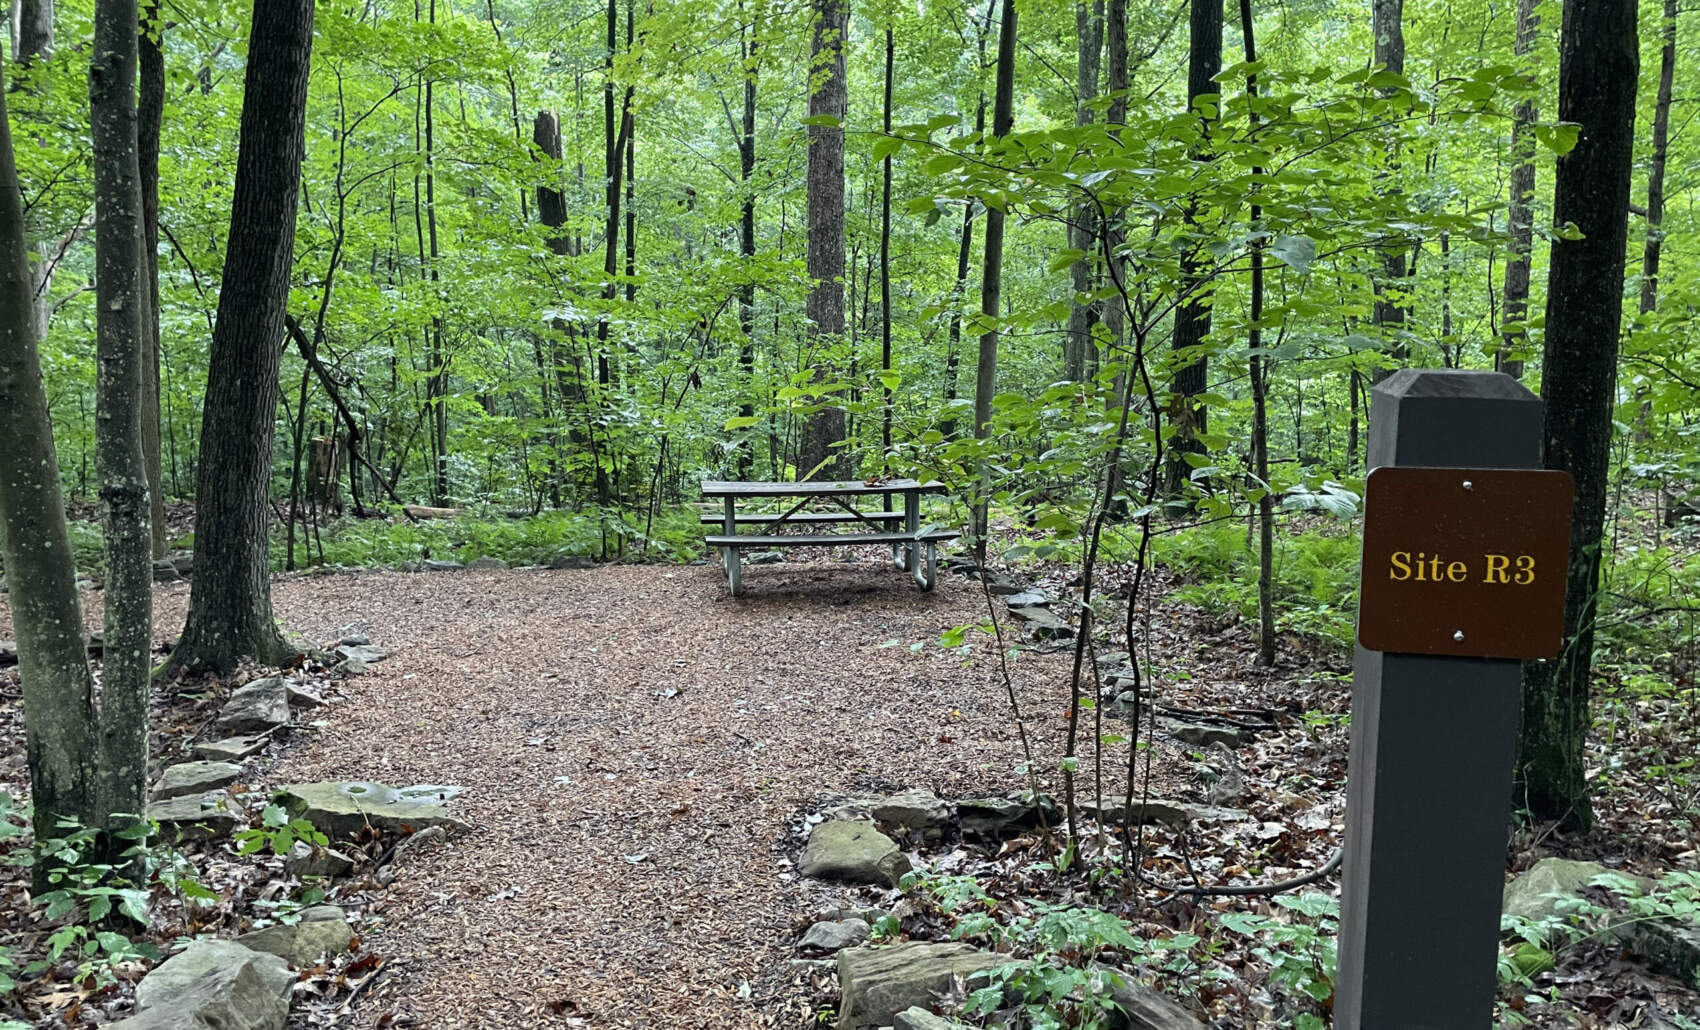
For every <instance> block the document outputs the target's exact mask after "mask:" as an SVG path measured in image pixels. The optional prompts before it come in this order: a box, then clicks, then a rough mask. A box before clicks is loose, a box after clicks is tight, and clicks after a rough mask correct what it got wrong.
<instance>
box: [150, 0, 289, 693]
mask: <svg viewBox="0 0 1700 1030" xmlns="http://www.w3.org/2000/svg"><path fill="white" fill-rule="evenodd" d="M312 43H313V0H266V2H263V3H260V2H256V4H255V7H254V22H253V31H252V34H251V36H250V39H249V49H248V69H247V74H246V76H245V82H244V86H243V92H242V129H241V137H240V142H239V144H238V149H237V157H236V183H235V192H234V195H233V197H232V200H231V212H230V233H229V236H228V238H229V240H230V243H229V246H228V248H227V249H226V252H225V259H224V288H223V289H222V290H221V291H220V292H219V298H218V318H217V322H216V323H215V326H214V329H213V335H212V347H211V351H210V355H209V365H208V368H209V371H208V373H207V392H206V405H205V409H204V413H203V415H202V419H201V461H200V466H199V472H198V474H197V477H196V489H195V503H196V506H197V508H196V519H195V576H194V580H193V582H192V585H191V587H190V594H189V617H188V620H187V622H186V623H185V625H184V627H183V637H182V640H181V641H180V642H179V643H178V645H177V649H176V650H175V651H173V652H172V655H171V667H172V669H174V670H201V669H207V670H212V671H216V672H219V673H228V672H229V671H231V670H232V669H234V668H235V666H236V662H237V660H238V659H239V658H241V657H243V656H251V657H253V658H256V659H258V660H259V661H260V662H262V663H265V664H269V665H277V664H281V663H282V662H284V661H285V660H287V659H288V658H290V657H291V656H293V655H294V654H295V649H294V648H292V647H291V646H290V645H289V644H288V643H286V642H285V641H284V639H283V635H282V634H281V633H279V632H278V629H277V625H276V623H275V622H274V621H273V619H272V605H271V580H270V577H269V575H268V571H269V570H268V556H267V548H266V543H267V534H266V528H267V522H268V518H267V515H268V509H269V504H268V500H269V489H268V488H269V486H270V482H271V467H272V435H273V428H274V425H275V422H276V417H277V400H278V363H279V358H280V356H281V348H280V346H279V343H280V341H281V339H282V336H283V331H284V330H283V316H284V308H285V305H286V303H287V302H288V299H289V273H290V268H291V265H292V263H293V259H294V249H295V212H296V209H297V207H298V202H297V198H298V194H299V191H300V186H301V153H302V146H303V142H304V136H305V128H306V103H307V69H308V60H309V57H310V54H311V48H312Z"/></svg>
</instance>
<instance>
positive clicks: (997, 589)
mask: <svg viewBox="0 0 1700 1030" xmlns="http://www.w3.org/2000/svg"><path fill="white" fill-rule="evenodd" d="M980 575H981V577H982V578H984V577H985V576H986V574H985V573H984V572H981V573H980ZM1025 589H1027V588H1026V587H1024V586H1022V585H1021V584H1020V583H1017V582H1016V581H1015V580H1013V579H1010V578H1009V577H1008V576H1001V575H999V574H997V573H995V572H994V573H992V575H991V577H990V578H989V579H986V592H987V593H989V594H991V595H992V596H993V597H1008V596H1010V595H1011V594H1019V593H1021V592H1022V591H1023V590H1025Z"/></svg>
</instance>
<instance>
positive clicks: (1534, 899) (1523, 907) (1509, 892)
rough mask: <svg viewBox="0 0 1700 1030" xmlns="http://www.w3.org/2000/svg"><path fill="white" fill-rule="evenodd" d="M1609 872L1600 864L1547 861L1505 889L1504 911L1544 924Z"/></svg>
mask: <svg viewBox="0 0 1700 1030" xmlns="http://www.w3.org/2000/svg"><path fill="white" fill-rule="evenodd" d="M1609 872H1611V870H1610V869H1607V868H1606V867H1605V866H1603V865H1600V864H1599V863H1598V862H1573V861H1571V860H1570V859H1567V858H1543V859H1541V860H1540V861H1539V862H1536V863H1535V864H1534V865H1532V866H1530V867H1529V868H1528V869H1527V870H1525V871H1524V872H1523V873H1522V874H1521V875H1519V876H1518V877H1517V878H1516V879H1515V880H1512V881H1511V882H1510V883H1508V884H1506V885H1505V893H1504V895H1503V896H1502V901H1501V904H1500V910H1501V911H1502V912H1504V913H1505V914H1506V915H1508V916H1521V917H1522V918H1524V919H1528V920H1531V921H1533V922H1540V921H1541V920H1543V919H1546V918H1548V917H1550V916H1553V915H1556V914H1557V913H1558V909H1559V906H1560V905H1561V904H1562V903H1563V902H1564V901H1565V900H1567V899H1569V898H1575V897H1577V896H1579V895H1580V894H1581V893H1582V888H1583V887H1586V886H1587V885H1588V882H1589V881H1590V880H1592V879H1593V878H1594V877H1596V876H1600V875H1602V874H1605V873H1609Z"/></svg>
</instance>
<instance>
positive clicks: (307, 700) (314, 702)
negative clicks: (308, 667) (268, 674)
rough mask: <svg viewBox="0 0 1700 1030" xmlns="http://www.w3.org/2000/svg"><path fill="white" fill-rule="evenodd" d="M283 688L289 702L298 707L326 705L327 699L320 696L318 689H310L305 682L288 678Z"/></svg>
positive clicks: (320, 706)
mask: <svg viewBox="0 0 1700 1030" xmlns="http://www.w3.org/2000/svg"><path fill="white" fill-rule="evenodd" d="M283 689H284V693H285V695H287V698H288V700H289V703H290V704H291V705H293V706H294V707H296V708H322V707H324V704H325V699H324V698H322V697H320V696H319V694H318V692H317V691H315V690H309V689H308V688H307V685H306V684H305V683H296V682H295V681H293V680H287V681H285V682H284V684H283Z"/></svg>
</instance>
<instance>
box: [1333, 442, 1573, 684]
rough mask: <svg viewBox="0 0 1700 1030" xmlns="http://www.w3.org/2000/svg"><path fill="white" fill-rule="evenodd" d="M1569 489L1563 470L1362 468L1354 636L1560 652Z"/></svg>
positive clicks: (1527, 653) (1405, 646) (1505, 651)
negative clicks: (1361, 527) (1361, 537)
mask: <svg viewBox="0 0 1700 1030" xmlns="http://www.w3.org/2000/svg"><path fill="white" fill-rule="evenodd" d="M1575 492H1576V484H1575V481H1574V480H1572V479H1571V476H1570V473H1568V472H1549V471H1542V470H1520V469H1444V468H1401V467H1393V466H1384V467H1382V468H1378V469H1376V470H1374V471H1373V472H1371V473H1370V474H1369V478H1368V480H1367V482H1366V487H1365V491H1364V493H1365V496H1364V557H1363V579H1362V583H1363V588H1362V594H1361V597H1360V599H1359V603H1358V642H1359V643H1361V644H1362V645H1363V646H1365V647H1367V648H1369V649H1370V650H1372V651H1395V652H1401V653H1406V654H1443V655H1465V656H1472V657H1477V658H1550V657H1553V656H1554V655H1557V654H1558V653H1559V650H1560V648H1561V646H1562V643H1563V636H1564V632H1563V627H1564V580H1565V565H1566V563H1567V561H1568V560H1569V554H1570V506H1571V501H1572V499H1573V498H1574V495H1575Z"/></svg>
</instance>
